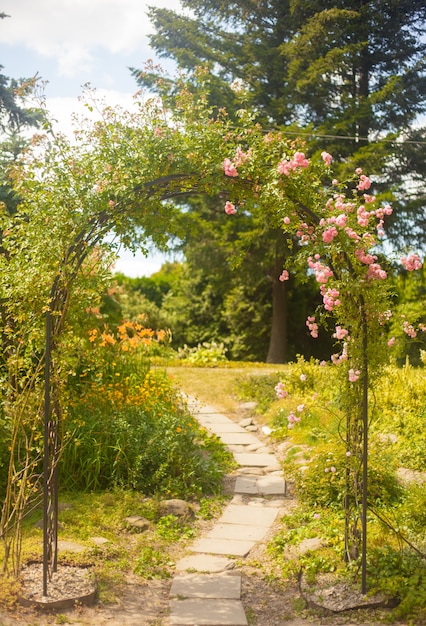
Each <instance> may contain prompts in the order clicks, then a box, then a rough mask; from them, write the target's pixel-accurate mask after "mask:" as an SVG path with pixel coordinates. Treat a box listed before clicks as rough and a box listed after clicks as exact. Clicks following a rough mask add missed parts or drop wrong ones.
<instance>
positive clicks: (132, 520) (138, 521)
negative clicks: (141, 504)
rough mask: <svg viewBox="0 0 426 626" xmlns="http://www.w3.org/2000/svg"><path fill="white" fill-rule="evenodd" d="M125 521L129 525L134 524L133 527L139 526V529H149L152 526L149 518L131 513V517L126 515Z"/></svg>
mask: <svg viewBox="0 0 426 626" xmlns="http://www.w3.org/2000/svg"><path fill="white" fill-rule="evenodd" d="M124 521H125V522H127V523H128V525H129V526H133V528H138V529H139V530H148V528H149V526H150V522H149V520H147V519H145V517H141V516H140V515H130V517H126V518H125V520H124Z"/></svg>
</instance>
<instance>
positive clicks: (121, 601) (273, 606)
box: [0, 570, 386, 626]
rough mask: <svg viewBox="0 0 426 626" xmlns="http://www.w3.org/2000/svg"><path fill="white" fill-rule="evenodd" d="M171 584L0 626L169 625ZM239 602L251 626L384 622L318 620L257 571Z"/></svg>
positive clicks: (26, 611) (374, 620) (18, 614)
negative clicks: (64, 625)
mask: <svg viewBox="0 0 426 626" xmlns="http://www.w3.org/2000/svg"><path fill="white" fill-rule="evenodd" d="M170 585H171V580H151V581H147V582H145V583H141V582H140V581H139V582H138V581H136V580H134V579H132V577H129V580H128V581H127V582H126V583H125V584H120V585H118V586H117V588H116V589H115V590H114V592H115V597H116V599H115V601H114V602H110V603H105V602H100V601H96V602H95V603H94V604H93V605H92V606H80V607H76V608H74V609H62V610H56V611H52V612H47V611H40V610H37V609H34V608H23V607H17V608H15V609H13V610H11V611H9V612H5V611H3V612H1V610H0V626H47V625H52V624H73V625H74V626H105V625H108V626H169V625H170V622H169V619H168V610H169V590H170ZM242 601H243V605H244V609H245V612H246V616H247V620H248V623H249V624H250V625H251V626H308V625H309V624H310V625H324V626H325V625H327V626H341V625H346V626H349V625H351V626H353V625H357V626H360V625H362V626H374V625H376V624H379V623H383V621H382V620H383V618H384V617H385V616H386V611H384V610H381V611H378V610H376V611H367V610H364V611H346V612H342V613H340V614H333V615H325V614H323V615H321V614H320V613H319V612H317V611H312V610H309V609H303V600H302V598H301V596H300V593H299V590H298V587H297V584H296V583H295V584H293V585H287V586H286V587H283V586H280V585H276V584H272V583H270V582H267V581H265V580H263V579H262V578H260V577H259V575H258V573H257V572H256V571H254V570H253V571H245V572H244V571H243V578H242Z"/></svg>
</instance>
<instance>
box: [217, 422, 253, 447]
mask: <svg viewBox="0 0 426 626" xmlns="http://www.w3.org/2000/svg"><path fill="white" fill-rule="evenodd" d="M237 426H238V424H237ZM240 428H241V427H240ZM220 438H221V439H222V442H223V443H225V444H227V445H233V446H249V445H250V444H252V445H257V444H258V443H259V444H260V442H259V440H258V439H256V437H255V436H254V435H251V434H250V433H246V432H245V431H244V432H242V433H241V432H239V431H238V432H222V433H220Z"/></svg>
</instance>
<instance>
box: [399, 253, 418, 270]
mask: <svg viewBox="0 0 426 626" xmlns="http://www.w3.org/2000/svg"><path fill="white" fill-rule="evenodd" d="M401 264H402V265H403V266H404V267H405V269H406V270H407V271H408V272H414V271H415V270H419V269H420V268H421V267H422V262H421V260H420V257H419V255H418V254H410V255H409V256H403V257H402V259H401Z"/></svg>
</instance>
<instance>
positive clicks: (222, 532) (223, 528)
mask: <svg viewBox="0 0 426 626" xmlns="http://www.w3.org/2000/svg"><path fill="white" fill-rule="evenodd" d="M267 530H268V529H267V527H265V526H261V527H257V526H247V525H246V524H244V525H242V524H216V526H214V527H213V528H212V530H211V531H210V532H208V533H207V535H206V536H207V537H209V538H210V539H229V540H231V541H262V539H263V538H264V536H265V535H266V533H267Z"/></svg>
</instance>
